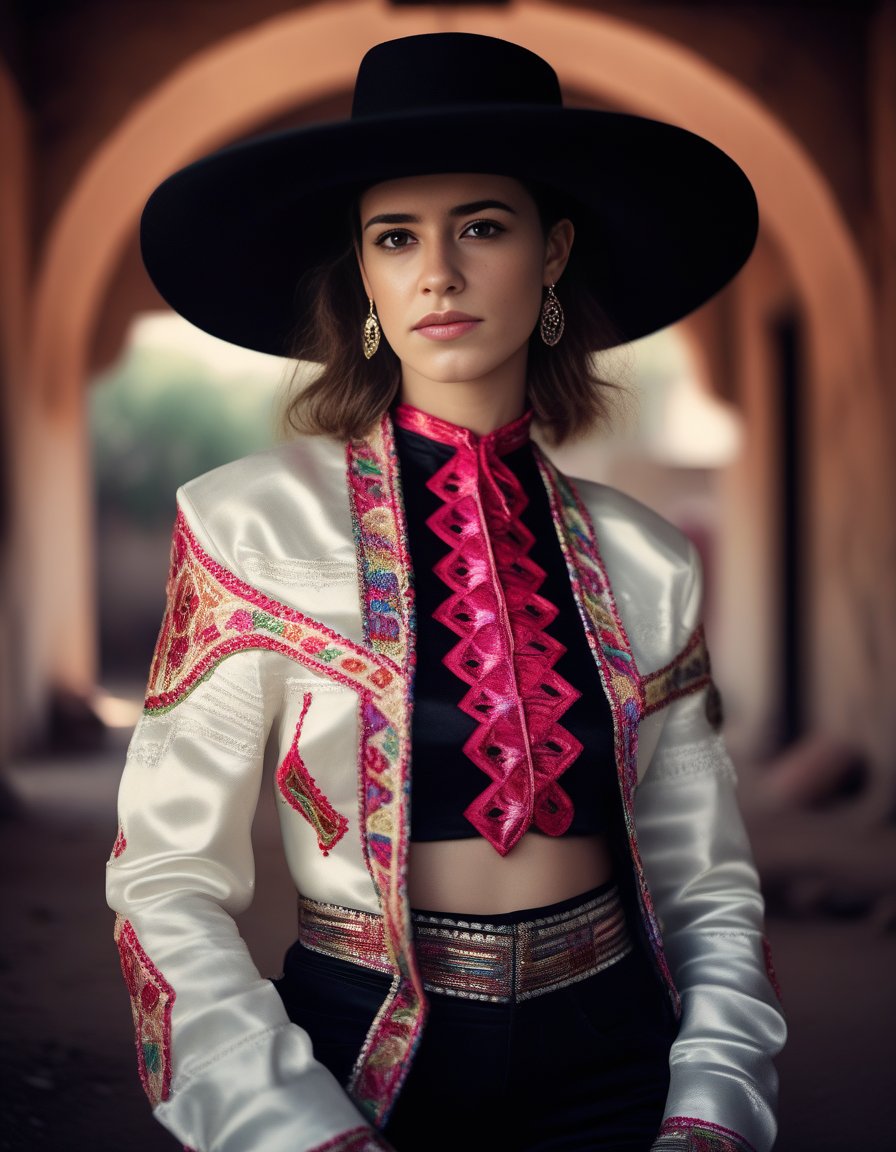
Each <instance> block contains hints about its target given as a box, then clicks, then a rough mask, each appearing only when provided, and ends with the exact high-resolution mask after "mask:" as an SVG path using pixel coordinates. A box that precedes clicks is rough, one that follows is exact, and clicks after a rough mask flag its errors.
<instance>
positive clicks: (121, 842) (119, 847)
mask: <svg viewBox="0 0 896 1152" xmlns="http://www.w3.org/2000/svg"><path fill="white" fill-rule="evenodd" d="M127 846H128V842H127V839H126V838H125V834H124V829H123V828H122V826H121V825H120V824H119V825H118V835H117V836H116V837H115V843H114V844H113V845H112V859H113V860H117V859H118V857H119V856H120V855H121V854H122V852H124V850H125V848H127Z"/></svg>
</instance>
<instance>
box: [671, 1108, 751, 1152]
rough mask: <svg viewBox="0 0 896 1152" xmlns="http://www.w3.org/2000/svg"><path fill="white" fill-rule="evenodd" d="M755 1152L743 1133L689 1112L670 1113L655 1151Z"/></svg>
mask: <svg viewBox="0 0 896 1152" xmlns="http://www.w3.org/2000/svg"><path fill="white" fill-rule="evenodd" d="M666 1149H668V1150H669V1152H673V1150H674V1152H678V1150H679V1149H680V1150H681V1152H755V1149H754V1148H753V1145H752V1144H750V1143H748V1141H746V1140H745V1139H744V1138H743V1136H739V1135H738V1133H737V1132H732V1131H731V1129H730V1128H723V1127H721V1125H719V1124H710V1123H709V1122H708V1121H707V1120H694V1119H691V1117H689V1116H670V1117H669V1119H668V1120H664V1121H663V1126H662V1128H660V1133H659V1136H658V1137H657V1139H656V1141H655V1142H654V1144H653V1148H652V1150H651V1152H666Z"/></svg>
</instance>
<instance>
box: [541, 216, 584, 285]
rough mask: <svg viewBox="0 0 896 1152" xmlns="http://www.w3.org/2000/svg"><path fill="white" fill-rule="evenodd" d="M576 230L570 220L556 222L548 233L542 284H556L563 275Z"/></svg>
mask: <svg viewBox="0 0 896 1152" xmlns="http://www.w3.org/2000/svg"><path fill="white" fill-rule="evenodd" d="M575 234H576V230H575V228H574V227H573V223H572V220H558V221H557V222H556V224H552V225H551V228H550V231H549V232H548V236H547V241H546V243H545V251H544V283H545V286H547V285H548V284H556V283H557V281H558V280H559V279H560V277H561V276H562V275H563V270H564V269H565V268H566V263H567V261H568V260H569V254H570V252H571V251H572V242H573V239H574V238H575Z"/></svg>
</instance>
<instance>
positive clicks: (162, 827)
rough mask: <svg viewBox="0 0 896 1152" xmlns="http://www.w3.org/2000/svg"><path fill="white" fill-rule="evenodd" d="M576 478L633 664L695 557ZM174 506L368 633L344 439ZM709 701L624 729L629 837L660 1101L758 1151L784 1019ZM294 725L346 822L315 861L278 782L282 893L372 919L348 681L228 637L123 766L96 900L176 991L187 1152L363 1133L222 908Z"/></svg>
mask: <svg viewBox="0 0 896 1152" xmlns="http://www.w3.org/2000/svg"><path fill="white" fill-rule="evenodd" d="M577 487H578V491H579V495H580V497H581V498H582V500H583V501H584V503H585V504H586V506H587V508H588V511H589V513H590V516H591V518H592V520H593V523H594V527H595V532H596V536H597V540H598V543H599V547H600V551H601V555H602V558H603V562H604V565H605V568H606V570H607V572H608V574H609V577H610V581H611V583H612V586H613V589H614V592H615V598H616V604H617V607H618V611H619V614H620V616H621V618H622V622H623V623H624V626H625V630H626V632H627V635H628V639H629V642H630V645H631V650H632V653H633V655H634V657H635V661H636V663H637V667H638V671H639V673H640V674H641V676H647V675H649V674H650V673H652V672H655V671H657V670H658V669H661V668H663V667H664V666H665V665H667V664H668V663H669V662H670V661H672V660H673V659H674V658H675V656H676V655H677V654H678V653H679V652H680V651H681V650H682V648H683V647H684V646H685V645H686V643H687V642H688V640H689V638H691V636H692V635H693V633H694V629H695V627H696V625H697V623H698V620H699V613H700V602H701V581H700V570H699V564H698V561H697V559H696V556H695V553H694V549H693V548H692V547H691V545H690V544H688V542H687V541H686V540H685V539H684V537H682V536H681V534H680V533H679V532H678V531H677V530H676V529H674V528H673V527H672V526H671V525H669V524H667V523H666V522H665V521H663V520H661V519H660V518H659V517H658V516H656V515H655V514H654V513H652V512H650V511H648V510H647V509H645V508H644V507H643V506H641V505H639V504H637V503H635V502H634V501H632V500H630V499H629V498H627V497H625V496H623V495H621V494H620V493H618V492H615V491H613V490H611V489H608V488H605V487H602V486H600V485H595V484H590V483H578V484H577ZM179 506H180V509H181V512H182V514H183V516H184V518H185V521H186V523H187V524H188V525H189V527H190V528H191V530H192V532H193V533H194V535H195V537H196V539H197V540H198V541H199V543H200V544H201V546H202V548H203V549H205V551H206V552H207V553H208V554H209V555H210V556H211V557H212V558H213V559H214V560H215V561H216V562H217V564H219V565H220V566H221V568H222V569H223V570H226V571H227V572H229V573H233V574H235V575H236V576H238V577H239V578H240V579H241V580H243V581H245V583H246V584H248V585H251V586H252V587H253V588H255V589H258V590H259V592H260V593H262V594H263V595H264V596H265V597H268V598H270V599H272V600H277V601H280V602H281V603H283V604H285V605H287V606H289V607H291V608H294V609H297V610H298V611H300V612H302V613H304V614H306V615H307V616H309V617H311V618H313V619H316V620H320V621H323V622H325V623H326V624H327V625H328V626H329V627H330V628H332V629H334V630H335V631H337V632H339V633H340V634H342V635H344V636H346V637H347V638H349V639H350V640H353V641H355V642H356V643H357V644H359V645H363V644H364V643H365V626H364V619H363V613H362V607H361V601H360V598H359V594H358V573H357V564H356V547H355V540H354V536H353V525H352V520H351V515H350V507H349V500H348V498H347V480H346V461H345V455H344V450H343V448H342V446H340V445H337V444H335V443H334V442H332V441H330V440H327V439H324V438H307V439H300V440H297V441H294V442H291V443H289V444H287V445H285V446H282V447H279V448H277V449H274V450H271V451H269V452H266V453H261V454H258V455H256V456H252V457H249V458H247V459H245V460H241V461H238V462H236V463H234V464H232V465H228V466H226V467H224V468H222V469H218V470H216V471H215V472H212V473H210V474H208V475H206V476H204V477H201V478H199V479H198V480H196V481H194V482H192V483H191V484H189V485H187V486H186V487H185V488H184V489H182V490H181V492H180V493H179ZM706 704H707V701H706V690H702V691H700V692H696V693H693V694H691V695H688V696H685V697H684V698H682V699H678V700H674V701H672V702H670V703H669V704H668V706H667V707H664V708H662V709H661V710H659V711H656V712H654V713H653V714H652V715H649V716H647V717H646V718H645V719H643V720H642V722H641V724H640V730H639V732H638V778H639V781H640V786H639V787H638V789H637V794H636V798H635V814H636V829H637V838H638V842H639V843H640V850H641V858H642V860H643V867H644V871H645V873H646V877H647V883H648V885H649V889H650V893H651V895H652V900H653V905H654V907H655V909H656V912H657V914H658V916H659V919H660V922H661V924H662V927H663V933H664V945H665V949H666V953H667V956H668V960H669V962H670V965H671V970H672V974H673V976H674V979H675V983H676V986H677V989H678V992H679V994H680V996H681V1001H682V1008H683V1015H682V1023H681V1030H680V1033H679V1037H678V1039H677V1040H676V1042H675V1044H674V1045H673V1048H672V1053H671V1057H670V1065H671V1084H670V1090H669V1095H668V1098H667V1102H666V1109H665V1113H664V1114H665V1116H666V1117H667V1118H673V1117H678V1118H680V1117H684V1118H685V1119H686V1120H688V1119H689V1118H694V1119H699V1120H701V1121H703V1122H706V1123H707V1124H710V1125H716V1126H718V1128H719V1129H723V1130H725V1131H728V1132H732V1133H735V1134H738V1135H737V1139H738V1140H742V1141H743V1143H742V1144H732V1145H731V1147H741V1146H742V1147H744V1148H747V1147H752V1148H754V1149H756V1150H757V1152H768V1149H770V1147H771V1145H772V1143H773V1139H774V1133H775V1121H774V1104H775V1095H776V1087H777V1081H776V1076H775V1071H774V1067H773V1065H772V1056H773V1055H774V1054H775V1052H776V1051H777V1050H778V1049H779V1048H780V1046H781V1044H782V1043H783V1040H784V1025H783V1021H782V1018H781V1015H780V1012H779V1009H778V1006H777V1001H776V997H775V994H774V992H773V990H772V988H771V986H770V984H769V981H768V979H767V977H766V974H765V968H764V962H763V944H762V904H761V899H760V896H759V891H758V884H757V878H756V874H755V870H754V867H753V864H752V861H751V857H750V851H749V846H748V844H747V840H746V836H745V833H744V830H743V825H742V822H741V819H740V816H739V814H738V812H737V807H736V802H735V799H734V774H733V770H732V768H731V764H730V761H729V759H728V757H727V754H726V752H725V749H724V745H723V744H722V742H721V740H720V739H719V737H718V736H717V735H716V734H715V732H714V731H713V729H712V727H711V726H710V724H709V721H708V720H707V707H706ZM300 717H301V718H302V719H301V733H300V738H299V749H300V754H301V761H302V763H303V765H304V768H305V770H306V771H307V773H308V774H309V776H310V777H311V779H312V780H313V781H314V783H315V786H316V787H317V789H318V790H319V792H320V794H321V795H322V796H323V797H325V799H326V802H327V803H328V804H329V805H330V806H331V808H332V810H333V811H334V812H335V813H336V814H337V815H338V816H339V817H341V818H342V819H343V820H344V821H345V825H346V827H347V832H346V833H345V834H344V835H342V836H341V837H340V838H339V839H338V842H336V843H334V844H332V846H331V847H330V848H329V849H328V850H327V851H326V853H325V852H324V851H322V850H321V847H320V843H319V837H318V833H317V831H316V830H315V828H314V827H313V826H312V824H311V823H310V822H309V821H308V820H306V819H303V817H302V814H301V813H300V812H298V811H296V809H295V807H293V806H291V805H290V803H289V802H288V798H287V797H286V796H285V795H284V794H283V792H282V790H281V791H278V792H277V799H278V805H279V813H280V821H281V829H282V835H283V844H284V850H285V853H286V858H287V862H288V865H289V868H290V871H291V874H292V876H293V878H294V880H295V883H296V887H297V889H298V890H299V891H300V892H301V893H302V894H303V895H305V896H308V897H310V898H312V899H315V900H321V901H325V902H329V903H335V904H341V905H344V906H347V907H354V908H361V909H367V910H369V911H372V912H381V911H382V908H381V905H380V902H379V899H378V896H377V892H376V889H375V887H374V884H373V882H372V880H371V875H370V872H369V871H368V867H367V864H366V861H365V858H364V854H363V841H362V836H361V834H360V829H359V816H358V792H357V790H358V763H357V760H358V754H359V713H358V706H357V697H356V695H355V693H354V692H353V691H352V689H351V688H350V687H346V686H344V685H342V684H340V683H337V682H334V681H333V680H332V679H326V678H324V677H322V676H320V675H317V674H315V673H314V671H312V670H310V669H308V668H307V667H303V666H301V665H299V664H297V663H295V662H294V661H292V660H290V659H289V658H288V657H287V656H286V655H283V654H282V653H280V652H276V651H263V650H250V651H241V652H238V653H237V654H235V655H233V656H230V657H229V658H228V659H226V660H223V661H222V662H221V663H219V664H218V665H217V666H216V667H215V668H214V669H213V671H212V672H211V674H210V675H207V676H206V677H205V678H204V679H203V680H202V682H201V683H199V684H198V686H197V687H195V688H194V689H193V690H192V691H191V692H190V693H189V695H187V696H186V697H185V698H184V699H182V700H181V701H180V702H178V703H177V704H176V705H175V706H174V707H172V708H171V709H170V710H169V711H168V712H166V713H162V714H159V713H157V714H153V715H146V716H144V718H143V719H142V720H141V722H140V724H139V725H138V727H137V730H136V731H135V734H134V738H133V741H132V744H131V747H130V750H129V755H128V761H127V765H126V767H125V772H124V776H123V779H122V785H121V792H120V801H119V814H120V823H121V835H120V837H119V841H118V844H117V847H116V852H115V854H114V855H113V857H112V859H111V860H110V862H109V865H108V870H107V881H108V883H107V893H108V899H109V903H110V905H111V906H112V908H114V909H115V910H116V911H117V912H118V913H119V915H120V916H121V917H124V918H126V919H127V920H128V921H129V922H130V924H131V925H132V927H133V930H134V932H135V933H136V937H137V939H138V940H139V942H140V946H141V948H142V949H143V951H144V953H145V955H146V956H147V957H148V958H149V961H151V964H152V965H153V966H155V968H156V969H157V970H158V972H159V973H160V974H161V975H162V977H164V980H165V981H166V982H167V984H168V985H170V987H171V988H172V989H173V991H174V994H175V999H174V1002H173V1005H172V1009H171V1052H170V1059H171V1065H172V1078H171V1090H170V1094H168V1096H167V1099H165V1100H163V1101H161V1102H159V1103H158V1104H157V1107H156V1115H157V1117H158V1119H159V1120H160V1121H161V1122H162V1123H163V1124H165V1125H166V1126H167V1127H168V1128H169V1129H170V1130H171V1131H172V1132H174V1133H175V1134H176V1135H177V1137H178V1138H179V1139H180V1140H182V1141H183V1142H184V1143H185V1144H187V1145H188V1146H189V1147H191V1148H193V1149H197V1150H205V1149H215V1150H216V1152H245V1149H247V1148H252V1149H253V1152H287V1150H288V1152H307V1150H311V1149H322V1148H324V1147H325V1146H326V1147H327V1148H328V1149H330V1148H333V1149H337V1148H338V1149H341V1150H343V1152H347V1150H348V1149H356V1148H361V1147H377V1146H380V1145H379V1143H378V1140H379V1138H378V1137H377V1136H376V1135H375V1134H374V1132H373V1131H372V1130H371V1129H370V1128H369V1127H368V1126H367V1125H366V1123H365V1121H364V1119H363V1117H362V1116H361V1114H360V1112H359V1111H358V1109H357V1108H356V1107H355V1105H354V1104H353V1102H352V1100H351V1099H350V1098H349V1097H348V1095H347V1094H346V1093H345V1092H344V1091H343V1089H342V1088H341V1087H340V1086H339V1084H338V1082H337V1081H336V1080H335V1078H334V1077H332V1075H331V1074H330V1073H329V1072H328V1071H327V1070H326V1069H325V1068H323V1066H322V1065H320V1064H319V1063H318V1062H317V1061H315V1059H314V1056H313V1053H312V1050H311V1046H310V1043H309V1040H308V1037H307V1036H306V1034H305V1033H303V1032H302V1031H301V1029H299V1028H298V1027H296V1026H295V1025H292V1024H291V1023H290V1022H289V1020H288V1017H287V1015H286V1013H285V1011H284V1009H283V1006H282V1004H281V1002H280V999H279V997H278V996H277V993H276V991H275V990H274V989H273V987H272V986H271V985H270V983H269V982H268V981H267V980H265V979H263V978H262V977H261V976H260V974H259V973H258V971H257V969H256V968H255V966H254V964H253V962H252V960H251V958H250V956H249V954H248V951H247V950H246V948H245V945H244V944H243V942H242V940H241V939H240V937H239V935H238V933H237V930H236V927H235V925H234V923H233V920H232V919H231V916H232V915H233V914H234V913H236V912H239V911H240V910H241V909H243V908H245V907H246V906H247V904H248V903H249V902H250V901H251V898H252V893H253V887H254V867H253V861H252V853H251V839H250V832H251V823H252V816H253V812H254V808H255V804H256V800H257V796H258V790H259V788H260V787H261V785H262V781H263V779H264V777H265V761H266V760H267V767H268V772H269V773H270V777H271V778H273V779H274V782H275V785H274V786H275V787H276V778H277V774H276V768H277V766H278V765H281V764H282V763H283V762H284V761H285V760H286V758H287V757H288V756H289V755H290V752H291V750H292V749H293V746H294V742H295V741H296V734H297V725H299V721H300ZM122 845H124V847H123V850H122Z"/></svg>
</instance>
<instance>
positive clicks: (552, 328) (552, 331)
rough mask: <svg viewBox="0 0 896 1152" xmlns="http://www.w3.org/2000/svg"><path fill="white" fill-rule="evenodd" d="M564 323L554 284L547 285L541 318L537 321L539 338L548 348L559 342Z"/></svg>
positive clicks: (564, 318) (564, 319)
mask: <svg viewBox="0 0 896 1152" xmlns="http://www.w3.org/2000/svg"><path fill="white" fill-rule="evenodd" d="M565 325H566V317H565V316H564V315H563V309H562V308H561V307H560V301H559V300H558V299H557V296H556V293H555V292H554V285H553V284H551V285H549V286H548V294H547V296H545V298H544V303H543V304H542V306H541V320H540V321H539V328H540V329H541V338H542V340H544V342H545V344H547V346H548V347H549V348H553V347H554V345H555V344H558V343H559V342H560V337H561V336H562V335H563V329H564V327H565Z"/></svg>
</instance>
